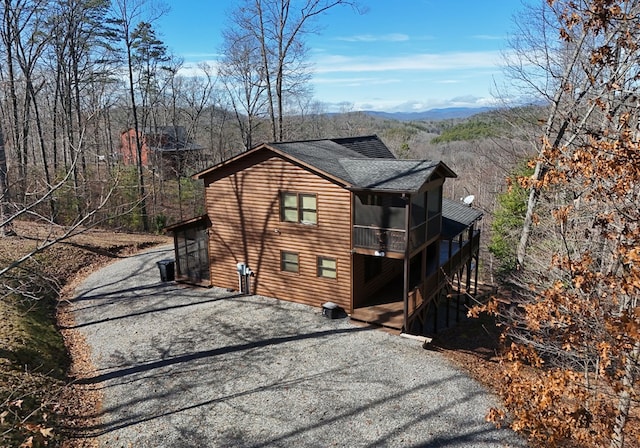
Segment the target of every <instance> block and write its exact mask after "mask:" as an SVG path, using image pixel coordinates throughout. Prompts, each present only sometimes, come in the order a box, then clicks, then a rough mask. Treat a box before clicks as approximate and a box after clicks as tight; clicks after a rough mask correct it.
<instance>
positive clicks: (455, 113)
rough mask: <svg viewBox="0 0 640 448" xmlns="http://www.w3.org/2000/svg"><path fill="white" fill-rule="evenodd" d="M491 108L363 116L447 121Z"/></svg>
mask: <svg viewBox="0 0 640 448" xmlns="http://www.w3.org/2000/svg"><path fill="white" fill-rule="evenodd" d="M494 109H495V108H493V107H447V108H443V109H429V110H425V111H422V112H379V111H375V110H364V111H362V112H363V113H365V114H368V115H372V116H374V117H381V118H389V119H392V120H399V121H418V120H436V121H437V120H447V119H450V118H467V117H470V116H472V115H476V114H480V113H482V112H488V111H490V110H494Z"/></svg>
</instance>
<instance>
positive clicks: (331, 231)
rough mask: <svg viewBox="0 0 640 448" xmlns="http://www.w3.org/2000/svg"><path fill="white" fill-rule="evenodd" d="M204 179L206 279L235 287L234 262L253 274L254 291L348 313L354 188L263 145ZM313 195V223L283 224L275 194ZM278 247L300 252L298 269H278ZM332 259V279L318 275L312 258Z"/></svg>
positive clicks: (278, 199) (279, 251) (278, 198)
mask: <svg viewBox="0 0 640 448" xmlns="http://www.w3.org/2000/svg"><path fill="white" fill-rule="evenodd" d="M238 162H241V165H242V166H240V167H239V166H222V167H220V168H219V169H217V170H214V171H212V172H211V173H208V174H207V175H205V176H204V182H205V187H206V193H205V200H206V210H207V213H208V215H209V218H210V219H211V229H210V234H209V256H210V262H211V283H212V284H213V285H216V286H221V287H224V288H233V289H238V274H237V271H236V264H237V263H240V262H246V263H247V264H248V265H249V267H250V268H251V269H252V270H253V271H254V272H255V274H256V276H255V277H254V278H252V283H253V288H254V289H253V291H252V292H253V293H255V294H261V295H265V296H271V297H277V298H280V299H284V300H289V301H293V302H298V303H304V304H307V305H312V306H320V305H322V304H323V303H325V302H327V301H332V302H334V303H337V304H338V305H340V306H341V307H343V308H344V309H345V310H346V311H347V312H350V311H351V192H350V191H349V190H346V189H345V188H343V187H342V186H340V185H337V184H335V183H334V182H332V181H330V180H328V179H326V178H323V177H322V176H321V175H318V174H315V173H313V172H310V171H308V170H307V169H304V168H302V167H300V166H298V165H296V164H294V163H292V162H290V161H288V160H286V159H284V158H282V157H280V156H278V155H274V153H272V152H270V151H268V150H264V151H258V152H256V153H255V154H252V155H251V156H250V157H245V158H242V159H240V160H238ZM283 191H286V192H298V193H313V194H316V195H317V218H318V219H317V221H318V222H317V224H316V225H307V224H300V223H291V222H282V221H280V208H279V206H280V192H283ZM281 251H286V252H295V253H298V254H299V266H300V268H299V272H297V273H294V272H283V271H281V268H280V267H281V264H280V253H281ZM318 256H324V257H330V258H335V259H336V262H337V265H336V269H337V273H336V274H337V275H336V278H335V279H332V278H322V277H318V276H317V257H318Z"/></svg>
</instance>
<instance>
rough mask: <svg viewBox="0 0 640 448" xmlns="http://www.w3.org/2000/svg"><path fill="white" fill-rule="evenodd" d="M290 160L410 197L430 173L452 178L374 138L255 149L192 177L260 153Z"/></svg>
mask: <svg viewBox="0 0 640 448" xmlns="http://www.w3.org/2000/svg"><path fill="white" fill-rule="evenodd" d="M265 148H266V149H271V150H272V151H274V152H279V153H280V154H282V155H284V156H286V157H289V158H291V160H293V161H297V162H299V163H301V164H303V165H305V166H306V167H308V168H310V169H312V170H316V171H318V172H320V173H323V174H325V175H328V176H329V177H331V178H333V179H335V180H336V181H338V182H340V183H342V184H344V186H346V187H348V188H353V189H363V190H365V189H366V190H369V189H370V190H382V191H389V192H402V193H405V192H407V193H411V192H414V191H417V190H419V189H420V188H421V187H422V186H423V185H424V184H425V183H426V182H428V181H429V180H431V178H432V176H433V175H434V173H435V172H436V170H437V171H439V175H440V176H444V177H455V173H454V172H453V171H451V170H450V169H449V168H448V167H447V166H446V165H445V164H443V163H442V162H433V161H429V160H398V159H396V158H395V157H394V155H393V154H392V153H391V151H389V148H387V147H386V146H385V144H384V143H383V142H382V141H381V140H380V139H379V138H378V136H376V135H367V136H363V137H348V138H335V139H323V140H305V141H295V142H275V143H264V144H261V145H258V146H256V147H254V148H252V149H250V150H249V151H247V152H245V153H242V154H239V155H237V156H235V157H233V158H232V159H230V160H228V161H225V162H222V163H220V164H218V165H216V166H213V167H211V168H208V169H206V170H204V171H202V172H200V173H197V174H195V175H194V177H195V178H202V177H203V176H205V175H206V174H207V173H210V172H212V171H214V170H215V169H216V168H217V167H219V166H222V165H227V164H228V163H233V162H234V161H235V160H237V159H241V158H243V157H244V156H245V155H246V154H249V153H252V152H254V151H261V150H264V149H265Z"/></svg>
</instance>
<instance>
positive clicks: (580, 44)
mask: <svg viewBox="0 0 640 448" xmlns="http://www.w3.org/2000/svg"><path fill="white" fill-rule="evenodd" d="M238 3H239V5H241V6H242V7H238V8H237V9H236V10H234V13H233V14H231V15H230V17H229V18H228V20H229V23H228V26H227V28H226V29H225V30H224V33H223V37H224V45H223V48H221V49H220V53H221V55H222V56H221V59H220V61H219V65H217V66H216V67H210V66H206V65H202V66H201V67H199V70H200V75H198V76H185V75H183V74H181V70H180V69H181V67H182V65H183V62H182V61H181V60H180V59H179V58H178V57H176V56H175V55H172V54H170V53H169V51H168V50H167V47H166V45H165V44H164V43H163V42H162V40H161V39H160V38H159V37H158V36H159V32H158V31H159V30H157V29H156V27H155V26H156V25H155V24H156V21H157V19H158V17H160V16H161V15H162V14H165V13H167V11H166V10H165V8H163V7H162V6H161V5H157V4H154V3H153V2H151V1H145V0H3V1H2V3H1V4H0V12H1V13H2V21H1V23H0V40H1V42H0V237H1V238H7V239H9V238H12V236H14V235H15V234H16V226H17V225H18V223H19V222H23V221H32V222H38V223H40V224H44V225H46V226H48V227H49V228H51V229H55V232H54V231H53V230H52V231H51V237H50V238H46V239H45V240H44V241H43V242H42V243H41V244H38V245H36V246H34V247H33V248H30V249H29V250H28V251H26V252H22V253H20V255H14V254H2V255H3V256H2V263H1V264H0V277H3V279H2V284H3V289H2V291H0V297H2V300H8V299H7V298H8V297H12V296H16V295H17V296H20V297H26V298H33V297H34V292H33V291H29V290H28V289H26V288H28V286H27V285H26V283H28V282H22V283H21V282H20V281H17V283H15V281H16V280H15V279H16V277H15V276H8V275H9V274H10V273H12V272H16V270H17V269H18V268H19V267H20V266H21V265H23V264H25V263H27V262H28V261H29V260H30V259H32V258H33V257H34V256H35V255H36V254H38V253H41V252H44V251H45V250H46V249H48V248H50V247H52V246H54V245H55V244H58V243H59V242H61V241H64V240H66V239H68V238H70V237H71V236H74V235H77V234H79V233H82V232H84V231H86V229H88V228H91V227H98V228H109V229H112V230H126V231H137V232H145V233H149V234H151V233H161V232H162V229H163V228H164V227H165V226H166V225H169V224H172V223H175V222H178V221H181V220H184V219H188V218H191V217H193V216H197V215H199V214H202V213H203V208H202V207H203V205H202V186H201V185H200V184H199V183H198V182H196V181H194V180H193V179H192V178H191V175H192V174H194V173H196V172H198V171H200V170H202V169H204V168H206V167H208V166H210V165H212V164H215V163H218V162H221V161H223V160H225V159H227V158H229V157H230V156H232V155H234V154H237V153H240V152H242V151H245V150H247V149H249V148H251V147H253V146H254V145H256V144H258V143H260V142H263V141H287V140H301V139H313V138H330V137H348V136H355V135H366V134H377V135H378V136H380V137H381V139H382V140H383V141H384V142H385V143H386V144H387V145H388V146H389V148H391V149H392V151H393V152H394V153H395V155H396V156H397V157H399V158H420V159H423V158H424V159H433V160H442V161H444V162H445V163H446V164H447V165H448V166H449V167H451V168H452V169H453V170H454V171H455V172H456V173H457V174H458V177H457V178H456V179H452V180H449V181H447V183H446V184H445V191H444V194H445V196H446V197H448V198H451V199H456V200H458V199H460V198H462V197H465V196H468V195H474V196H475V201H474V204H473V205H474V206H475V207H478V208H479V209H481V210H482V211H483V212H484V218H483V220H482V232H483V243H482V244H483V248H482V255H481V260H482V266H481V267H480V268H481V270H482V280H483V281H484V282H485V283H487V284H490V285H494V286H495V287H496V290H497V291H498V292H497V294H496V295H495V297H493V298H492V299H491V300H489V301H488V302H485V303H479V304H478V306H476V307H475V308H474V309H472V310H471V311H470V313H471V314H473V315H480V314H485V315H486V314H488V315H491V316H493V318H494V319H495V321H496V322H497V324H498V325H499V328H500V331H501V332H502V339H501V341H502V343H503V351H502V353H501V354H500V355H501V360H502V361H501V368H502V369H503V373H504V378H503V382H502V383H501V384H499V385H496V386H497V388H498V390H499V393H500V397H501V398H502V406H499V407H496V408H495V409H493V410H492V412H491V414H490V415H489V416H488V418H490V419H491V420H492V421H494V422H495V423H496V424H498V425H508V426H510V427H511V428H512V429H514V430H516V431H518V432H520V433H522V434H523V435H524V436H525V437H527V438H528V439H529V440H530V441H531V443H532V444H533V445H534V446H610V447H612V448H621V447H624V446H638V445H639V444H640V424H639V423H640V421H639V420H638V417H639V415H638V395H637V394H638V388H636V387H635V386H636V384H637V383H636V381H637V376H638V373H639V372H638V361H639V358H640V313H639V311H638V303H637V300H638V297H639V293H640V249H639V248H640V221H639V220H640V211H639V207H638V203H639V201H640V185H639V182H640V146H639V145H640V134H639V129H640V128H639V126H640V124H639V123H640V103H639V100H638V98H639V84H638V79H639V77H640V70H639V68H638V64H637V61H638V58H639V56H640V47H638V40H639V39H640V1H635V0H583V1H579V2H576V1H572V0H547V1H540V2H532V3H531V4H530V5H529V6H528V7H527V9H526V11H525V12H523V13H522V15H521V16H519V17H516V18H515V19H514V31H513V36H511V40H510V46H511V48H510V52H509V57H508V58H506V59H505V61H504V70H505V72H506V73H507V74H508V76H509V79H510V82H511V85H510V86H509V89H511V91H512V92H516V93H518V95H519V96H520V97H527V98H533V99H535V101H531V102H529V103H526V104H520V105H517V106H514V105H509V106H508V107H506V106H505V107H502V108H496V109H495V110H493V111H490V112H484V113H481V114H478V115H474V116H472V117H469V118H465V119H449V120H442V121H397V120H392V119H385V118H380V117H374V116H372V115H368V114H366V113H364V112H359V111H353V110H351V107H350V105H349V104H345V105H344V110H343V111H342V112H341V113H337V114H336V113H332V114H329V113H327V111H326V110H324V106H323V104H322V103H320V102H318V101H317V100H315V99H314V98H313V92H311V91H310V89H309V83H308V81H309V79H310V77H311V76H312V72H311V71H310V68H309V67H308V66H307V65H305V60H306V57H307V53H306V48H305V33H306V32H314V30H315V29H316V28H315V27H316V25H317V23H318V21H321V20H322V14H323V13H324V12H325V11H327V10H328V9H330V8H342V7H351V8H358V5H357V4H356V2H351V1H346V0H333V1H328V0H300V1H297V2H296V1H290V0H277V1H275V2H266V1H263V0H254V1H249V0H242V1H240V2H238ZM273 5H277V6H280V7H272V6H273ZM297 7H299V11H301V13H300V14H296V15H294V14H291V15H288V14H287V12H288V11H289V8H292V9H295V8H297ZM505 96H506V92H505ZM35 295H37V294H35ZM3 400H4V398H3V397H2V396H0V405H2V406H8V404H9V402H8V401H6V400H5V401H4V403H3V402H2V401H3ZM1 411H2V408H1V407H0V412H1ZM2 415H3V414H2V413H0V416H2ZM6 415H7V414H4V416H6ZM4 416H3V417H2V419H4Z"/></svg>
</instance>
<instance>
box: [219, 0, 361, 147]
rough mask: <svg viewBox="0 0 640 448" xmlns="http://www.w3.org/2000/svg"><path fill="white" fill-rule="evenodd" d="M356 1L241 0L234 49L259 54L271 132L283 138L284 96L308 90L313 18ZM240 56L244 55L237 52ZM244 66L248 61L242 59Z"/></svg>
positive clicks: (233, 31)
mask: <svg viewBox="0 0 640 448" xmlns="http://www.w3.org/2000/svg"><path fill="white" fill-rule="evenodd" d="M346 5H350V6H354V7H355V2H353V1H350V0H275V1H266V0H242V2H241V3H240V4H239V5H238V7H237V8H236V9H235V10H234V12H233V14H232V16H231V23H230V24H229V26H228V30H229V31H228V32H227V35H228V36H231V37H232V38H231V42H232V43H234V44H235V43H237V42H239V41H242V42H243V43H242V45H241V46H239V47H235V46H234V45H231V47H230V48H229V50H231V51H233V50H242V54H243V55H244V56H245V57H250V58H252V59H253V58H255V56H256V52H257V53H258V54H259V66H258V67H257V68H254V70H256V71H257V73H258V74H259V75H260V81H261V82H262V83H263V88H264V90H265V93H266V97H267V107H268V114H269V117H270V124H271V137H272V139H273V140H274V141H276V140H282V138H283V134H284V126H283V120H284V116H285V113H286V111H285V104H286V98H285V96H294V95H296V94H299V93H301V92H304V91H306V88H307V87H308V80H309V77H310V67H309V66H308V65H307V62H306V61H307V48H306V43H305V35H307V34H309V33H314V32H317V31H318V28H317V27H316V26H315V24H314V20H315V19H317V18H318V17H319V16H320V15H322V14H323V13H325V12H327V11H329V10H330V9H332V8H335V7H338V6H346ZM238 56H240V55H238ZM240 68H241V70H243V71H245V70H246V66H244V65H240Z"/></svg>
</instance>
